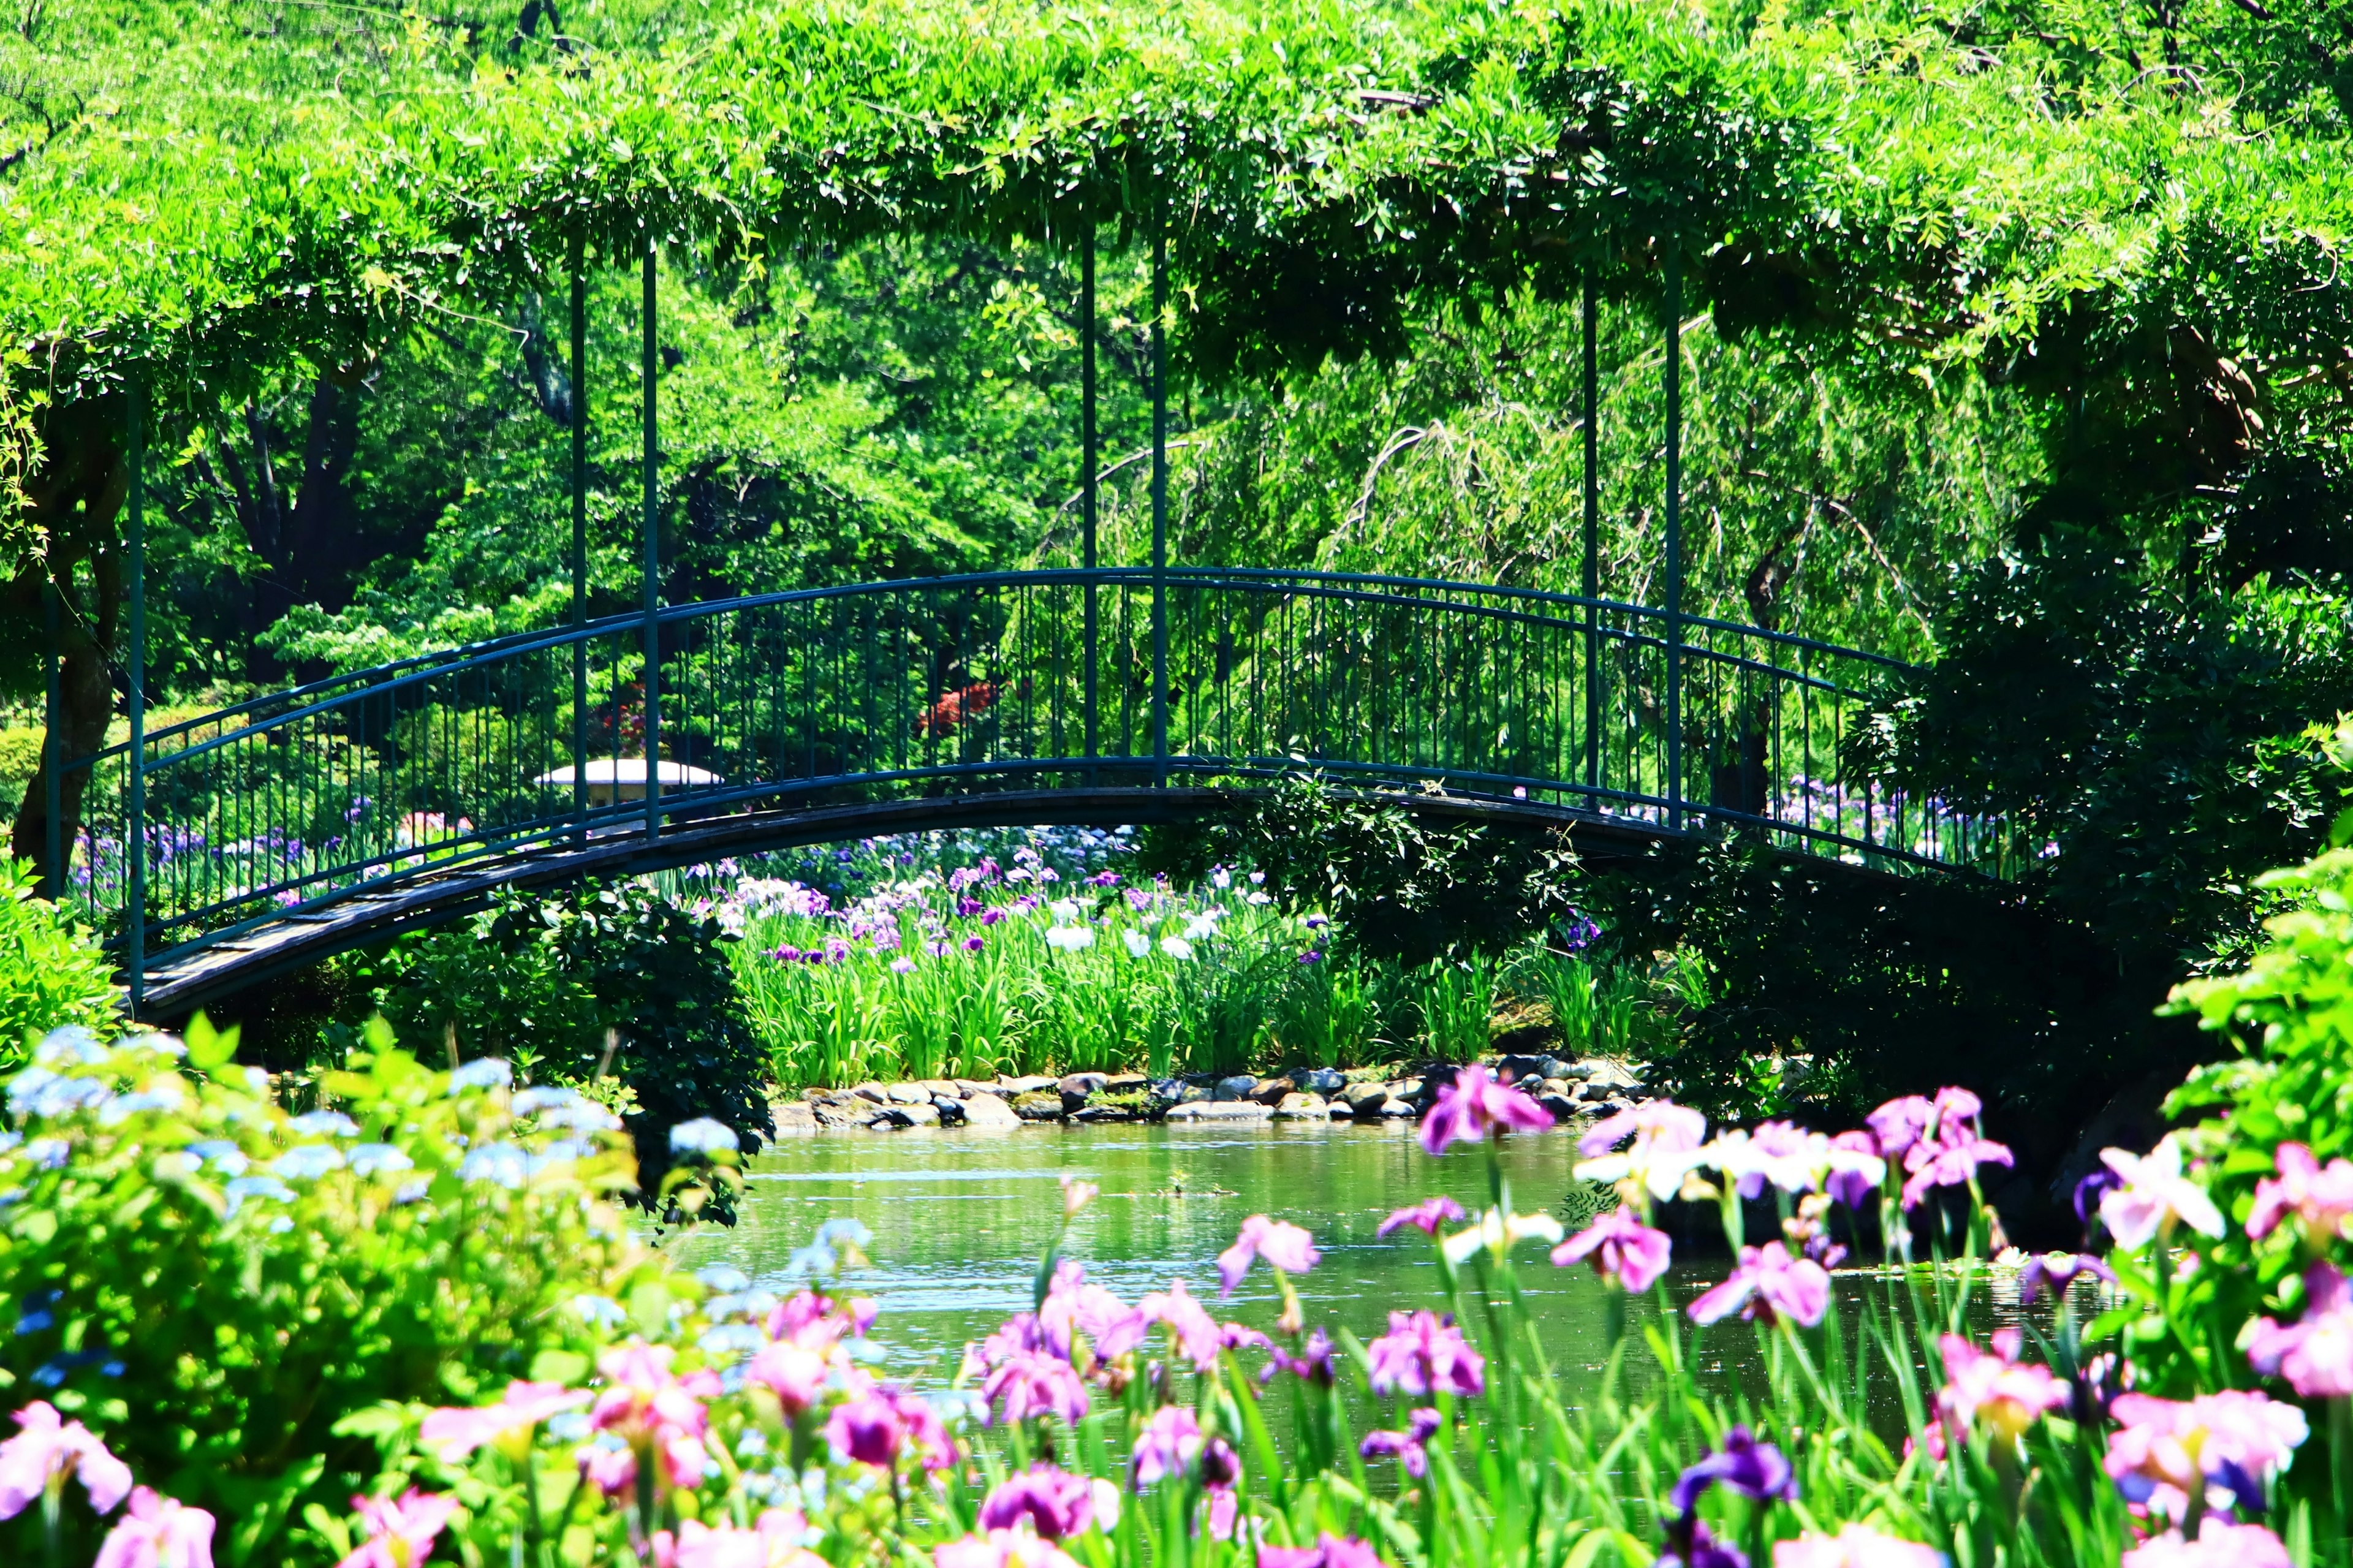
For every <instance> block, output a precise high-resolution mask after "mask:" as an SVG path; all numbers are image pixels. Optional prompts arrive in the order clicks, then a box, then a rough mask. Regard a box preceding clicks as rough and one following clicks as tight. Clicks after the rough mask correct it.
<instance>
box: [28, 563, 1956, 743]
mask: <svg viewBox="0 0 2353 1568" xmlns="http://www.w3.org/2000/svg"><path fill="white" fill-rule="evenodd" d="M1157 580H1158V581H1164V582H1166V583H1167V584H1169V585H1171V586H1185V585H1188V584H1216V583H1219V582H1234V583H1237V584H1249V585H1253V586H1256V585H1264V586H1265V587H1267V588H1270V589H1275V588H1280V587H1282V586H1283V585H1285V584H1304V585H1306V586H1307V587H1308V588H1310V589H1311V590H1314V591H1318V592H1320V593H1323V594H1327V595H1333V596H1345V597H1349V598H1354V599H1357V600H1359V601H1361V602H1381V601H1384V600H1387V601H1390V602H1395V603H1400V604H1429V603H1431V601H1430V600H1428V599H1425V598H1422V597H1420V596H1419V595H1418V594H1410V595H1409V594H1398V593H1345V594H1335V592H1334V591H1335V589H1343V588H1345V589H1351V590H1355V589H1385V590H1393V589H1400V588H1403V589H1415V590H1435V591H1438V592H1440V593H1446V594H1463V595H1482V596H1486V597H1492V598H1506V599H1517V600H1522V601H1525V602H1531V603H1536V604H1544V605H1567V606H1569V607H1572V608H1576V609H1579V610H1582V611H1584V612H1586V615H1587V616H1588V619H1598V617H1599V615H1600V614H1601V613H1603V612H1608V613H1611V614H1615V615H1620V616H1629V617H1631V618H1634V619H1638V620H1651V621H1656V622H1660V623H1662V624H1664V623H1667V622H1670V621H1672V622H1674V623H1676V624H1679V625H1681V626H1690V627H1697V628H1700V629H1702V630H1705V631H1714V632H1721V633H1725V634H1729V635H1731V636H1734V637H1740V638H1743V639H1744V640H1753V641H1757V642H1764V643H1767V644H1771V645H1773V646H1776V647H1788V648H1793V649H1798V650H1800V651H1803V652H1808V653H1819V654H1822V655H1825V656H1828V657H1831V658H1841V659H1852V660H1857V661H1860V662H1862V663H1864V664H1870V665H1876V666H1878V667H1880V668H1885V669H1890V670H1906V669H1910V668H1915V667H1914V666H1912V665H1909V664H1907V663H1905V661H1904V660H1902V659H1899V658H1891V657H1889V656H1888V655H1885V654H1880V653H1873V652H1869V651H1867V650H1865V649H1861V648H1849V647H1840V646H1838V645H1837V644H1835V643H1828V642H1823V641H1820V639H1818V638H1813V637H1800V636H1798V635H1796V634H1794V633H1790V632H1783V631H1777V630H1773V629H1771V628H1769V627H1766V626H1749V625H1746V624H1743V623H1741V622H1738V621H1725V620H1718V619H1715V618H1713V617H1710V616H1690V615H1685V616H1669V615H1668V613H1667V612H1666V611H1664V610H1662V609H1659V608H1657V607H1655V606H1652V605H1635V604H1630V603H1627V602H1626V601H1623V600H1618V599H1607V598H1592V599H1588V598H1586V597H1585V596H1583V595H1577V594H1567V593H1560V592H1556V591H1555V590H1552V589H1545V588H1527V587H1518V586H1513V585H1508V584H1480V583H1462V582H1456V581H1453V580H1451V579H1447V578H1439V577H1392V576H1381V575H1377V574H1370V573H1357V572H1321V571H1308V570H1295V571H1294V570H1292V569H1289V568H1284V567H1263V566H1258V567H1249V566H1198V565H1197V566H1184V567H1176V566H1172V567H1169V568H1168V569H1167V571H1166V574H1163V575H1162V576H1160V577H1159V578H1158V579H1157ZM1055 582H1066V583H1072V584H1079V585H1088V584H1092V585H1096V586H1103V585H1107V584H1119V585H1125V586H1149V585H1151V584H1153V583H1154V582H1155V574H1154V573H1153V571H1152V569H1151V568H1150V567H1148V566H1103V567H1096V568H1093V569H1092V570H1089V569H1087V568H1084V567H1041V568H1038V569H1035V570H1027V571H1019V570H1017V571H1002V572H971V573H961V574H955V575H953V576H946V577H901V578H892V579H891V580H888V581H885V582H878V583H840V584H819V585H817V586H814V587H807V588H787V589H780V590H777V591H776V592H773V593H767V594H745V595H735V596H733V597H732V598H726V599H705V600H699V601H697V602H695V603H693V604H690V605H665V606H664V607H663V608H662V609H661V610H660V612H659V614H658V616H657V617H656V623H657V625H659V626H671V625H681V624H684V623H687V622H690V621H695V620H702V619H709V618H714V617H716V616H722V615H728V614H734V613H738V612H741V611H744V610H752V609H762V608H766V607H768V606H771V605H786V604H802V603H808V602H812V601H816V600H822V599H828V598H850V597H860V596H874V595H887V594H892V593H904V592H909V591H912V590H917V589H921V590H924V591H930V592H945V591H958V590H976V589H983V588H992V587H1004V586H1009V585H1013V584H1043V583H1055ZM1451 607H1452V608H1455V609H1458V610H1462V611H1467V612H1470V613H1472V614H1479V615H1493V614H1496V613H1497V612H1496V611H1494V610H1493V609H1492V608H1491V607H1489V606H1484V605H1453V606H1451ZM643 624H644V616H642V615H638V614H622V615H612V616H599V617H597V618H596V619H595V620H592V621H586V622H583V623H582V624H581V625H579V626H551V627H545V628H542V629H539V630H535V631H524V632H512V633H509V634H507V635H505V636H502V637H491V638H487V639H485V640H483V641H481V642H478V643H468V644H463V645H460V646H459V647H455V648H450V649H447V650H443V651H440V652H436V653H427V654H417V655H412V656H411V657H409V658H404V659H396V660H393V661H392V662H390V663H388V664H382V665H374V666H370V667H368V668H363V669H354V670H347V671H343V672H342V673H340V674H336V675H329V676H322V677H321V678H320V679H317V680H313V681H308V682H305V683H304V684H302V685H300V686H294V687H289V688H287V689H284V690H282V691H275V692H268V693H264V694H263V695H261V696H259V697H251V698H247V699H245V700H242V701H239V702H235V703H231V704H229V705H228V706H227V707H224V708H218V709H215V710H211V711H209V712H206V713H201V714H197V715H195V716H194V717H192V718H188V719H184V720H181V721H178V722H176V723H174V724H169V725H166V726H164V727H163V728H161V729H156V730H150V731H147V732H146V734H145V736H144V742H145V744H146V746H147V748H148V749H149V750H150V752H157V749H158V748H160V747H161V746H162V745H163V744H164V742H167V741H170V740H172V739H174V737H177V736H180V735H185V734H187V733H189V732H191V731H195V730H198V729H202V728H205V727H206V726H209V725H215V724H219V723H221V722H223V721H226V720H227V719H229V718H231V717H234V716H236V715H237V714H241V713H248V712H252V711H255V710H259V709H260V708H262V707H264V706H266V705H268V704H272V703H279V702H286V701H290V700H297V699H302V698H312V699H315V700H311V701H309V702H307V703H303V704H302V705H301V706H298V707H294V708H289V709H284V710H280V711H277V712H273V713H271V714H269V716H268V717H266V718H263V719H261V720H259V721H256V722H254V723H250V724H247V725H244V726H242V727H240V728H238V729H235V730H228V731H222V732H221V733H219V734H217V735H214V736H212V737H209V738H208V739H206V741H203V742H197V743H195V744H194V745H188V746H178V747H174V748H172V749H171V750H170V751H168V752H159V754H156V755H155V756H154V759H153V762H152V763H150V764H149V765H150V766H169V765H173V764H174V763H183V762H187V761H193V760H194V759H195V758H196V757H199V756H201V755H203V754H204V753H205V752H209V751H213V750H216V749H218V748H220V747H223V746H226V745H228V744H231V743H233V742H237V741H240V740H244V739H248V738H249V737H251V736H252V735H254V734H257V733H259V732H261V731H266V730H269V729H272V728H275V727H277V726H279V725H281V724H285V723H288V722H290V721H294V720H297V719H301V718H306V717H309V716H311V715H313V714H317V713H322V712H326V711H329V710H332V709H333V708H335V707H337V706H339V705H340V704H342V703H343V702H345V701H348V700H352V699H353V698H356V697H360V696H366V695H375V694H377V693H380V692H384V691H387V690H396V689H400V688H402V687H405V686H409V685H414V684H417V683H418V682H421V681H424V680H427V679H432V678H434V677H436V676H440V675H448V674H451V673H454V672H458V671H461V670H463V669H466V668H469V667H471V666H476V665H482V664H488V663H491V662H493V661H496V660H500V659H505V658H515V657H518V656H520V655H523V654H530V653H536V652H543V651H545V650H548V649H551V648H558V647H568V646H570V645H572V644H574V643H579V642H586V641H590V640H593V639H596V638H598V637H605V636H607V635H609V634H611V633H613V632H616V631H624V630H627V629H628V628H630V627H633V626H641V625H643ZM1545 624H1548V625H1551V624H1559V623H1557V622H1556V621H1554V620H1553V619H1551V618H1550V617H1547V618H1546V622H1545ZM1567 624H1568V625H1570V626H1573V627H1579V628H1581V627H1582V626H1584V624H1585V623H1584V622H1582V621H1572V622H1569V623H1567ZM1593 630H1594V631H1595V632H1596V633H1597V634H1598V635H1599V636H1600V637H1606V638H1609V639H1610V640H1611V641H1613V642H1619V643H1633V644H1638V645H1641V646H1648V647H1667V646H1669V644H1670V643H1671V642H1672V640H1673V639H1672V638H1671V637H1667V636H1665V635H1663V634H1662V635H1661V636H1659V637H1641V636H1640V635H1639V634H1636V633H1633V632H1629V631H1625V630H1622V629H1620V628H1618V627H1614V626H1598V625H1597V626H1594V627H1593ZM1682 647H1683V651H1684V652H1685V653H1686V654H1690V655H1694V656H1696V657H1698V658H1705V659H1709V660H1711V661H1713V662H1717V663H1723V664H1728V665H1732V666H1734V667H1736V668H1747V669H1751V670H1755V671H1757V672H1760V673H1766V672H1769V673H1771V674H1775V675H1778V676H1781V677H1783V678H1785V679H1791V680H1795V681H1798V682H1799V683H1800V684H1804V685H1808V686H1812V687H1816V688H1818V689H1823V690H1827V691H1835V692H1839V693H1841V694H1842V695H1849V696H1852V695H1858V694H1857V693H1854V692H1853V691H1852V689H1849V688H1846V687H1842V686H1840V685H1838V684H1837V683H1836V682H1833V681H1830V680H1828V679H1824V678H1822V677H1820V676H1815V675H1812V674H1810V673H1809V672H1806V671H1802V670H1795V669H1788V668H1784V667H1782V666H1779V665H1775V664H1770V663H1767V662H1765V661H1763V660H1760V659H1752V658H1747V657H1746V656H1745V655H1739V654H1728V653H1725V652H1723V651H1722V650H1720V649H1715V648H1710V647H1704V646H1697V645H1693V644H1689V643H1684V644H1683V645H1682ZM129 752H130V742H128V741H127V740H126V741H121V742H116V743H115V744H113V745H111V746H108V747H106V748H104V749H103V750H101V751H97V752H90V753H89V754H87V755H84V756H80V757H76V758H74V759H72V760H71V761H69V762H68V763H66V764H65V765H64V768H63V770H62V771H64V772H66V773H72V772H75V771H77V770H80V769H85V768H94V767H96V766H98V765H100V764H101V763H105V762H108V761H109V760H111V759H113V758H116V757H121V756H127V755H128V754H129Z"/></svg>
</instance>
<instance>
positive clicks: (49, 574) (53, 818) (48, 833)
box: [41, 561, 66, 904]
mask: <svg viewBox="0 0 2353 1568" xmlns="http://www.w3.org/2000/svg"><path fill="white" fill-rule="evenodd" d="M42 572H43V575H42V579H41V634H42V651H43V653H44V654H45V655H46V659H47V668H48V691H47V704H48V705H47V708H46V709H45V710H44V712H45V714H46V717H44V718H43V719H42V721H41V784H42V787H43V789H44V790H46V791H47V799H46V800H45V801H44V802H43V803H42V809H43V810H44V811H46V812H47V814H48V815H47V819H46V820H45V821H44V822H43V824H42V826H43V829H44V835H43V838H42V844H41V891H42V893H43V894H45V895H46V896H47V898H48V899H49V900H50V901H51V902H53V903H59V904H62V903H64V902H65V901H66V858H65V824H64V823H63V822H62V821H60V820H59V818H61V817H62V816H64V815H65V765H66V743H65V736H64V735H63V734H62V733H61V732H60V731H61V729H62V727H63V725H64V723H65V708H66V704H65V691H64V688H63V685H62V684H61V681H62V677H61V675H60V673H59V671H58V658H59V656H58V637H59V636H60V635H61V634H60V632H59V629H58V581H57V576H56V573H57V568H56V567H55V566H54V565H53V564H51V563H48V562H46V561H45V562H43V563H42Z"/></svg>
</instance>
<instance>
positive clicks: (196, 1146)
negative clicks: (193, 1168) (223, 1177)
mask: <svg viewBox="0 0 2353 1568" xmlns="http://www.w3.org/2000/svg"><path fill="white" fill-rule="evenodd" d="M188 1152H189V1153H191V1154H194V1155H195V1157H196V1158H197V1159H199V1160H202V1161H203V1162H204V1163H206V1164H207V1165H210V1166H211V1167H212V1168H213V1169H215V1170H216V1171H220V1172H223V1173H227V1174H228V1175H231V1176H242V1175H244V1174H245V1170H246V1167H247V1166H248V1165H249V1164H251V1163H252V1162H251V1161H249V1160H248V1159H247V1158H246V1157H245V1151H244V1150H242V1149H240V1148H238V1147H237V1145H236V1144H234V1143H232V1142H229V1141H228V1140H227V1139H226V1138H207V1139H206V1140H205V1141H204V1142H201V1143H191V1144H189V1145H188Z"/></svg>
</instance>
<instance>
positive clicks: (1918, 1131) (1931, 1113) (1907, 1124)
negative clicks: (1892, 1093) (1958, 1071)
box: [1862, 1094, 1936, 1160]
mask: <svg viewBox="0 0 2353 1568" xmlns="http://www.w3.org/2000/svg"><path fill="white" fill-rule="evenodd" d="M1862 1120H1863V1122H1864V1124H1865V1125H1867V1126H1868V1127H1870V1129H1871V1135H1872V1136H1873V1138H1876V1139H1877V1140H1879V1152H1881V1153H1882V1154H1884V1155H1885V1156H1887V1158H1889V1159H1891V1160H1900V1159H1902V1158H1903V1157H1904V1156H1905V1154H1907V1153H1909V1152H1911V1149H1912V1145H1913V1144H1915V1143H1917V1142H1919V1141H1920V1140H1921V1139H1922V1138H1923V1137H1924V1136H1926V1133H1927V1131H1928V1129H1929V1128H1931V1127H1933V1126H1935V1125H1936V1107H1935V1106H1934V1105H1932V1104H1930V1103H1929V1102H1928V1101H1927V1100H1926V1099H1925V1098H1923V1097H1922V1096H1920V1095H1916V1094H1907V1095H1905V1096H1904V1097H1903V1098H1902V1099H1900V1100H1889V1101H1888V1102H1887V1103H1886V1104H1884V1105H1883V1106H1881V1107H1880V1108H1879V1109H1878V1110H1874V1111H1873V1112H1872V1113H1871V1114H1870V1115H1868V1116H1866V1117H1864V1118H1863V1119H1862Z"/></svg>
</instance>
